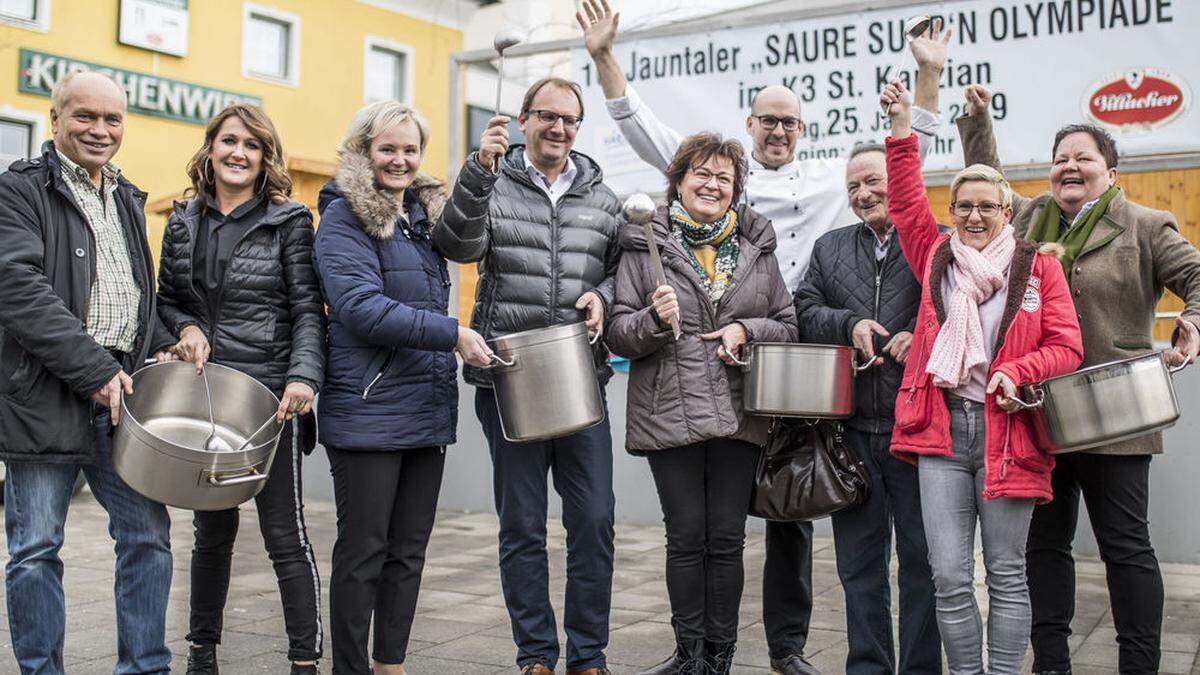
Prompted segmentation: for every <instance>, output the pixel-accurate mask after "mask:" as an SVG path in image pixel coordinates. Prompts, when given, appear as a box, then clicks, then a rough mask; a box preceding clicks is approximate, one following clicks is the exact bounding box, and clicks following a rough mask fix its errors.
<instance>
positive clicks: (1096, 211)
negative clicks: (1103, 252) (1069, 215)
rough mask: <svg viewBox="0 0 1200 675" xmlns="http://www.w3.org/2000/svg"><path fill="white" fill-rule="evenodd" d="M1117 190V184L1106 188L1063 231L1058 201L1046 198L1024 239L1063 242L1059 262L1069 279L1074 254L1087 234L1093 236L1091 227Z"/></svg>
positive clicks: (1100, 216) (1085, 240)
mask: <svg viewBox="0 0 1200 675" xmlns="http://www.w3.org/2000/svg"><path fill="white" fill-rule="evenodd" d="M1118 192H1120V190H1118V189H1117V186H1116V185H1114V186H1112V187H1110V188H1108V191H1107V192H1105V193H1104V194H1102V195H1100V199H1098V200H1097V201H1096V203H1095V204H1093V205H1092V208H1090V209H1088V212H1087V214H1085V215H1084V216H1083V217H1082V218H1078V219H1077V220H1076V221H1075V224H1074V225H1071V226H1070V227H1068V228H1067V229H1066V231H1063V228H1062V225H1061V223H1060V221H1061V220H1062V217H1063V216H1062V209H1061V208H1059V206H1058V202H1056V201H1054V200H1053V199H1051V200H1049V202H1048V203H1047V204H1046V207H1045V208H1043V209H1042V213H1041V215H1039V216H1038V219H1037V221H1036V222H1034V224H1033V225H1032V226H1031V227H1030V228H1029V233H1028V234H1027V235H1026V239H1029V240H1030V241H1036V242H1039V243H1041V242H1047V241H1051V242H1057V243H1059V244H1062V246H1063V249H1065V250H1064V253H1063V255H1062V259H1061V260H1060V262H1062V266H1063V271H1064V272H1066V274H1067V281H1068V282H1069V281H1070V280H1071V270H1072V269H1074V267H1075V258H1077V257H1078V256H1079V252H1080V251H1082V250H1083V245H1084V244H1085V243H1087V240H1088V237H1090V236H1092V230H1094V229H1096V223H1098V222H1100V219H1101V218H1103V217H1104V214H1105V213H1106V212H1107V211H1108V203H1109V202H1111V201H1112V199H1113V197H1116V196H1117V193H1118Z"/></svg>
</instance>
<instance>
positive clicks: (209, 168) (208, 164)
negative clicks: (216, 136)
mask: <svg viewBox="0 0 1200 675" xmlns="http://www.w3.org/2000/svg"><path fill="white" fill-rule="evenodd" d="M200 175H201V176H203V177H204V180H205V181H207V182H208V184H209V185H212V184H213V183H216V182H217V181H216V177H215V175H214V174H213V165H212V158H211V157H205V158H204V165H203V166H202V167H201V168H200Z"/></svg>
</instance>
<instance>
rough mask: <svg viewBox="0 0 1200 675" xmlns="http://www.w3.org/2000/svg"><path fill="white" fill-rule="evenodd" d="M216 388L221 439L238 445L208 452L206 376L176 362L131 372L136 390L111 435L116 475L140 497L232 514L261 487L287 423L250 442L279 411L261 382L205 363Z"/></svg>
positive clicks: (264, 431)
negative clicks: (225, 449) (230, 511)
mask: <svg viewBox="0 0 1200 675" xmlns="http://www.w3.org/2000/svg"><path fill="white" fill-rule="evenodd" d="M205 369H206V370H207V371H208V378H209V384H210V386H211V387H212V404H213V419H214V420H215V421H216V425H217V435H218V436H220V437H221V438H222V439H224V440H225V442H226V443H228V444H229V447H231V448H235V450H234V451H230V452H208V451H206V450H205V449H204V441H205V439H207V438H208V435H209V432H210V427H209V421H208V405H207V402H206V400H205V396H204V381H203V378H201V377H199V376H198V375H196V369H195V368H194V367H193V366H192V365H191V364H189V363H185V362H182V361H176V362H173V363H160V364H156V365H152V366H147V367H145V368H142V369H141V370H139V371H137V372H136V373H134V374H133V393H132V394H130V395H128V396H125V397H124V398H123V400H122V414H121V423H120V424H119V425H117V428H116V433H115V435H114V438H113V464H114V466H115V467H116V470H117V474H118V475H119V476H121V478H122V479H124V481H125V482H126V483H128V484H129V486H130V487H132V488H133V489H134V490H137V491H138V492H140V493H141V494H143V495H145V496H146V497H149V498H150V499H153V500H154V501H157V502H162V503H163V504H168V505H170V506H177V507H180V508H185V509H192V510H195V511H217V510H221V509H228V508H232V507H234V506H237V505H238V504H241V503H242V502H244V501H246V500H248V499H250V498H252V497H254V495H256V494H258V492H259V490H261V489H262V487H263V485H264V483H265V481H266V478H267V472H268V471H269V470H270V468H271V460H272V458H273V457H274V456H275V446H276V444H278V442H279V434H280V432H282V431H283V425H282V424H280V423H278V422H275V421H271V422H270V423H269V424H268V425H267V426H266V428H264V429H262V430H261V431H260V432H259V433H258V434H257V435H256V436H255V437H254V438H253V439H251V442H250V444H249V445H247V446H246V447H245V448H244V449H242V450H236V448H240V447H241V446H242V445H243V443H244V442H245V441H246V440H247V437H249V436H250V435H251V434H253V433H254V431H255V430H256V429H258V428H259V427H260V426H261V425H262V424H263V423H264V421H266V420H267V419H268V417H270V416H273V415H274V414H275V412H276V410H278V408H279V399H278V398H276V397H275V394H274V393H272V392H271V390H270V389H267V388H266V387H265V386H263V385H262V384H261V383H260V382H258V381H257V380H255V379H254V378H252V377H250V376H249V375H246V374H244V373H241V372H238V371H236V370H234V369H232V368H227V367H225V366H220V365H217V364H215V363H210V364H208V365H206V366H205Z"/></svg>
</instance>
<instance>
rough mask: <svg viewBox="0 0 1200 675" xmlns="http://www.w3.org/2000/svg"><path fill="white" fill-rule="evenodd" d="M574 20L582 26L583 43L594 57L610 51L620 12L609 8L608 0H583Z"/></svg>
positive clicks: (615, 35)
mask: <svg viewBox="0 0 1200 675" xmlns="http://www.w3.org/2000/svg"><path fill="white" fill-rule="evenodd" d="M585 15H586V16H585ZM575 20H576V21H578V22H579V26H580V27H581V28H583V43H584V45H585V46H586V47H587V50H588V53H589V54H591V55H592V56H593V57H594V56H596V55H597V54H603V53H605V52H609V51H612V46H613V40H614V39H616V37H617V25H618V24H619V23H620V20H621V14H620V12H614V11H612V9H611V8H609V6H608V0H583V3H582V5H581V7H580V11H577V12H575Z"/></svg>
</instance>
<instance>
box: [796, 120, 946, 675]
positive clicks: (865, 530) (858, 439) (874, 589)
mask: <svg viewBox="0 0 1200 675" xmlns="http://www.w3.org/2000/svg"><path fill="white" fill-rule="evenodd" d="M846 190H847V192H848V193H849V196H850V208H851V209H852V210H853V211H854V214H855V215H857V216H858V217H859V218H861V219H862V222H860V223H858V224H857V225H850V226H848V227H843V228H840V229H837V230H834V231H832V232H829V233H827V234H825V235H822V236H821V238H820V239H818V240H817V243H816V245H815V246H814V247H813V255H812V259H811V260H810V262H809V267H808V271H807V273H806V275H805V278H804V280H803V281H802V282H801V283H800V286H799V287H798V288H797V289H796V296H795V298H796V314H797V319H798V322H799V325H800V339H801V341H802V342H813V343H821V344H839V345H853V346H854V347H856V348H857V349H858V351H859V354H860V358H861V359H862V362H863V363H866V362H867V361H874V365H873V366H872V367H871V368H869V369H867V370H865V371H863V372H861V373H859V374H858V375H857V376H856V378H855V379H856V381H855V383H854V416H853V417H851V418H850V419H848V420H846V427H847V429H846V441H847V442H848V443H849V445H850V446H851V447H852V448H853V450H854V451H855V452H856V453H857V454H858V456H859V457H860V458H861V459H862V460H863V462H864V463H865V464H866V466H867V471H868V473H869V474H870V479H871V488H870V491H869V493H868V497H867V501H866V502H864V503H862V504H860V505H858V506H855V507H852V508H849V509H845V510H843V511H839V512H837V513H835V514H833V536H834V544H835V548H836V550H837V569H838V577H839V578H840V579H841V582H842V589H843V592H844V593H845V596H846V630H847V633H848V635H847V640H848V642H849V648H850V649H849V653H848V654H847V656H846V671H845V672H846V673H848V674H850V675H879V674H880V673H929V674H931V675H936V674H937V673H941V672H942V659H941V642H940V638H939V635H938V629H937V623H936V617H935V615H934V597H933V593H934V590H933V577H932V573H931V571H930V568H929V561H928V550H927V548H926V545H925V528H924V525H923V524H922V522H921V496H920V489H919V488H920V486H919V482H918V480H917V469H916V467H915V466H913V465H911V464H908V463H906V462H904V461H902V460H899V459H896V458H895V457H893V456H892V455H891V453H890V452H889V451H888V446H889V444H890V442H891V435H892V420H893V409H894V407H895V402H896V393H897V392H898V391H899V389H900V380H901V378H902V377H903V375H904V362H905V361H906V360H907V359H908V351H909V348H910V345H911V343H912V337H913V329H914V325H915V322H916V320H917V307H918V304H919V301H920V299H921V286H920V284H919V283H918V282H917V280H916V278H915V277H914V276H913V273H912V270H911V269H909V266H908V263H907V262H906V261H905V259H904V255H903V254H902V252H901V251H900V242H899V238H898V237H896V236H895V234H894V230H893V228H892V224H891V222H889V221H888V213H887V163H886V161H885V154H884V148H883V146H882V145H878V144H866V145H860V146H857V147H856V148H855V149H854V151H853V153H852V154H851V156H850V162H849V163H848V164H847V166H846ZM893 526H894V527H895V532H896V550H897V553H898V557H899V561H900V573H899V582H900V657H899V663H898V664H897V659H896V656H895V649H894V644H893V639H892V613H891V597H892V592H891V587H890V584H889V582H888V561H889V558H890V556H891V548H892V528H893Z"/></svg>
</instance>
